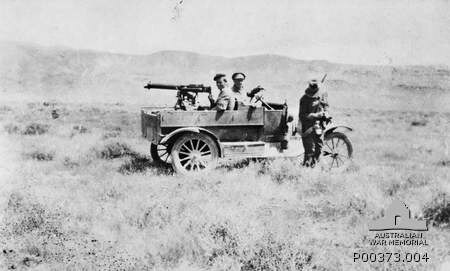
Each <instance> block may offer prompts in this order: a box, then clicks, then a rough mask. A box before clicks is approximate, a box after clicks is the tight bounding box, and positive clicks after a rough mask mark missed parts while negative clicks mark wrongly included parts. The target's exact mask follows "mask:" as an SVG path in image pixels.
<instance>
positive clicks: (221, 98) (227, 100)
mask: <svg viewBox="0 0 450 271" xmlns="http://www.w3.org/2000/svg"><path fill="white" fill-rule="evenodd" d="M214 81H216V85H217V88H218V89H219V91H220V92H219V95H218V96H217V99H216V100H214V98H213V96H212V94H210V95H209V96H208V99H209V101H210V103H211V109H212V110H217V111H224V110H233V109H234V107H235V103H236V100H235V98H234V97H233V95H232V93H231V91H230V89H229V88H228V83H227V79H226V76H225V74H222V73H219V74H216V76H214Z"/></svg>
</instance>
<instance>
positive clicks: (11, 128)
mask: <svg viewBox="0 0 450 271" xmlns="http://www.w3.org/2000/svg"><path fill="white" fill-rule="evenodd" d="M3 129H4V130H5V131H6V132H7V133H8V134H20V133H21V130H20V127H19V126H17V125H16V124H13V123H8V124H6V125H5V126H3Z"/></svg>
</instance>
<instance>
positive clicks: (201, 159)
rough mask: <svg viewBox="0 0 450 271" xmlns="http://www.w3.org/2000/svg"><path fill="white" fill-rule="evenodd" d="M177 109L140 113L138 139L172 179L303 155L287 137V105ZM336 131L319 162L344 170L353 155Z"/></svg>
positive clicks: (326, 138) (326, 139) (327, 137)
mask: <svg viewBox="0 0 450 271" xmlns="http://www.w3.org/2000/svg"><path fill="white" fill-rule="evenodd" d="M158 86H162V85H158ZM179 98H180V99H181V100H182V99H183V98H182V97H181V96H180V95H179ZM177 104H178V107H177V105H176V106H175V108H173V107H143V108H142V109H141V121H142V123H141V124H142V134H143V136H144V137H145V138H146V139H148V140H149V141H150V142H151V147H150V153H151V156H152V158H153V160H154V161H156V162H160V163H170V164H172V167H173V169H174V170H175V171H176V172H177V173H182V174H186V173H195V172H201V171H205V170H208V169H211V168H213V167H215V166H216V164H217V162H218V159H219V158H266V157H298V156H300V155H302V153H303V147H302V144H301V140H299V139H300V137H298V136H296V137H292V131H291V129H289V124H290V122H292V120H293V118H292V117H290V116H289V115H288V106H287V105H286V104H278V103H266V102H262V103H261V106H260V107H255V106H249V105H243V104H242V105H240V106H239V108H237V110H225V111H216V110H207V108H191V109H188V110H186V109H184V110H180V107H179V103H178V102H177ZM205 109H206V110H205ZM337 128H339V127H333V128H331V129H328V130H327V131H325V133H324V142H325V144H324V151H323V156H324V157H327V158H329V160H330V161H331V164H330V166H331V167H338V166H341V165H342V164H344V162H345V161H346V160H348V159H350V158H351V156H352V152H353V150H352V146H351V144H350V141H349V140H348V138H347V136H346V135H345V134H343V133H340V132H337V131H336V129H337ZM348 129H349V128H348Z"/></svg>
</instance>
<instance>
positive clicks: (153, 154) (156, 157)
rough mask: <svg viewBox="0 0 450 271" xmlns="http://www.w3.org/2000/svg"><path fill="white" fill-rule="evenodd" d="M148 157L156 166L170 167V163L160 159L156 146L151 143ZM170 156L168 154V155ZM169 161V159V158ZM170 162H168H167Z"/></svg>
mask: <svg viewBox="0 0 450 271" xmlns="http://www.w3.org/2000/svg"><path fill="white" fill-rule="evenodd" d="M150 156H151V157H152V159H153V161H154V162H155V163H157V164H161V165H171V164H172V163H171V162H166V161H164V160H162V159H161V157H160V156H159V153H158V145H155V144H153V143H151V144H150ZM169 156H170V153H169ZM169 159H170V157H169ZM168 161H170V160H168Z"/></svg>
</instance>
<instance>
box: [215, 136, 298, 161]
mask: <svg viewBox="0 0 450 271" xmlns="http://www.w3.org/2000/svg"><path fill="white" fill-rule="evenodd" d="M220 144H221V145H222V148H223V152H222V154H223V157H225V158H249V157H254V158H258V157H259V158H263V157H296V156H299V155H300V154H301V153H302V151H303V146H301V142H299V141H295V140H291V141H290V142H289V145H288V149H287V150H283V149H281V143H280V142H263V141H241V142H220Z"/></svg>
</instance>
